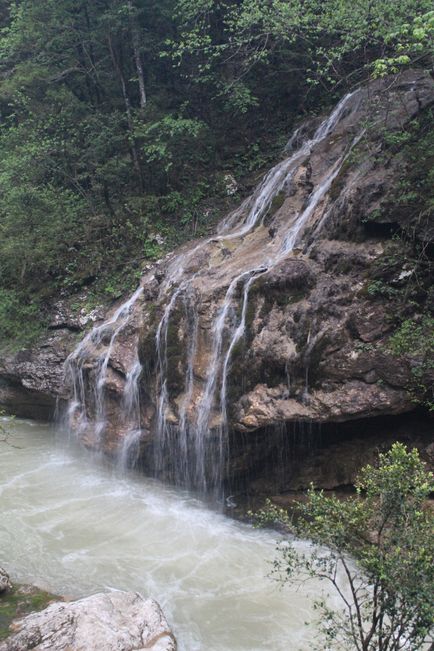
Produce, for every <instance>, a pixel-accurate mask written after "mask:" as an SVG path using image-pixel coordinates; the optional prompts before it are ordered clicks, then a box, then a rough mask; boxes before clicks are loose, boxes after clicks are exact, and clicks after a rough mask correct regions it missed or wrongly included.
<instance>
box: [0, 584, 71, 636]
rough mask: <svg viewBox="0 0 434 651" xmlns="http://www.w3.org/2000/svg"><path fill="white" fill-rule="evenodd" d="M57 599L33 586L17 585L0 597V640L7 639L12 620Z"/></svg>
mask: <svg viewBox="0 0 434 651" xmlns="http://www.w3.org/2000/svg"><path fill="white" fill-rule="evenodd" d="M52 601H59V597H56V595H53V594H51V593H49V592H46V591H45V590H40V589H39V588H35V587H33V586H26V585H17V586H15V587H14V588H13V589H12V590H10V591H9V592H7V593H6V594H3V595H1V596H0V640H4V639H5V638H7V637H8V636H9V635H10V633H11V631H10V628H9V627H10V625H11V623H12V622H13V620H14V619H18V618H19V617H24V616H25V615H28V614H29V613H32V612H38V611H40V610H43V609H44V608H46V607H47V606H48V604H50V603H51V602H52Z"/></svg>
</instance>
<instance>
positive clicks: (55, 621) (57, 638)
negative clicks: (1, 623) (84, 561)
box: [0, 592, 176, 651]
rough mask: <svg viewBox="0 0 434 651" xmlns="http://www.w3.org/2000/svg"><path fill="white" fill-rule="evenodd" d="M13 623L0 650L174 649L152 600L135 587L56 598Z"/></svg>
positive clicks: (160, 650)
mask: <svg viewBox="0 0 434 651" xmlns="http://www.w3.org/2000/svg"><path fill="white" fill-rule="evenodd" d="M12 628H13V629H14V631H15V632H14V633H13V634H12V635H11V636H10V637H8V638H7V639H6V640H4V642H2V643H0V651H30V650H35V651H102V650H104V651H145V649H146V650H148V651H176V641H175V638H174V636H173V634H172V632H171V630H170V628H169V625H168V623H167V621H166V619H165V617H164V615H163V613H162V611H161V609H160V607H159V605H158V604H157V602H156V601H154V600H153V599H145V598H144V597H142V596H141V595H140V594H138V593H135V592H110V593H101V594H96V595H93V596H91V597H87V598H85V599H80V600H78V601H74V602H70V603H62V602H56V603H53V604H51V606H48V608H46V609H45V610H43V611H42V612H40V613H33V614H31V615H28V616H27V617H24V618H23V619H20V620H17V621H16V622H14V624H13V625H12Z"/></svg>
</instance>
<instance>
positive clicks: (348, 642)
mask: <svg viewBox="0 0 434 651" xmlns="http://www.w3.org/2000/svg"><path fill="white" fill-rule="evenodd" d="M356 489H357V493H356V495H355V496H353V497H351V498H349V499H347V500H344V501H341V500H339V499H338V498H337V497H335V496H334V497H326V496H325V495H324V493H323V492H322V491H321V492H317V491H315V490H314V489H313V487H312V488H311V489H310V490H309V492H308V495H307V501H306V503H304V504H303V503H300V504H298V505H297V508H296V512H295V513H294V517H293V518H290V517H289V516H288V514H287V513H286V511H284V510H282V509H279V508H276V507H275V506H273V505H272V504H271V503H268V505H267V507H266V508H265V509H264V510H262V511H261V512H260V513H259V514H258V520H259V523H260V524H263V525H264V524H270V523H271V522H274V523H276V522H277V523H279V524H280V525H283V526H284V528H285V529H286V530H287V531H288V532H291V533H294V534H296V535H297V536H298V537H303V538H307V539H308V540H310V541H311V542H312V547H311V549H310V550H309V551H307V552H300V551H298V549H297V548H296V547H295V545H294V544H293V541H292V540H291V539H286V540H284V541H282V542H280V543H279V544H278V552H279V553H278V557H277V559H276V560H275V563H274V570H273V575H274V577H275V578H276V579H277V580H278V581H280V582H282V583H283V584H285V583H288V582H289V583H291V584H300V583H303V582H305V581H308V580H310V579H314V578H316V579H318V578H319V579H320V580H323V581H326V582H327V583H329V584H330V585H331V586H332V587H333V590H334V591H335V592H336V593H337V595H339V597H340V602H341V607H339V608H332V607H331V605H330V602H328V601H327V600H326V599H325V598H321V599H318V600H317V601H316V603H315V607H316V609H317V610H318V611H319V613H320V627H319V630H320V635H321V636H322V643H321V647H320V648H321V649H352V650H354V649H357V651H399V650H400V649H409V650H410V649H411V651H416V650H417V649H421V648H422V647H423V646H424V645H425V644H429V643H430V642H431V643H432V641H433V628H432V626H433V618H434V541H433V513H432V510H431V509H430V508H428V507H427V505H426V500H427V498H428V497H429V494H430V492H432V490H433V489H434V483H433V475H432V473H430V472H428V471H427V470H425V467H424V464H423V462H422V461H421V460H420V458H419V454H418V452H417V450H412V451H410V452H408V451H407V449H406V447H405V446H404V445H402V444H400V443H395V444H394V445H393V447H392V449H391V450H390V451H389V452H388V453H387V454H380V456H379V463H378V467H373V466H371V465H368V466H366V467H364V468H363V469H362V471H361V473H360V475H359V478H358V480H357V484H356Z"/></svg>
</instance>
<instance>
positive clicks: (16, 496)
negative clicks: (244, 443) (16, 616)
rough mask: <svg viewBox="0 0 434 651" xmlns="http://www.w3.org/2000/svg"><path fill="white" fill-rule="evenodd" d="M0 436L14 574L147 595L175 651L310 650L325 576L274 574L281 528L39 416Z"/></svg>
mask: <svg viewBox="0 0 434 651" xmlns="http://www.w3.org/2000/svg"><path fill="white" fill-rule="evenodd" d="M0 446H1V447H0V505H1V520H0V522H1V525H0V565H4V566H5V567H6V569H7V570H9V571H10V572H11V574H12V575H13V577H14V578H15V579H16V580H20V581H23V582H31V583H35V584H37V585H40V586H42V587H46V588H47V589H50V590H52V591H54V592H57V593H58V594H66V595H71V596H73V597H78V596H81V595H87V594H90V593H93V592H96V591H99V590H106V589H110V588H113V589H123V590H137V591H140V592H141V593H143V594H145V595H152V596H153V597H154V598H156V599H157V600H158V601H159V602H160V603H161V605H162V607H163V609H164V610H165V612H166V615H167V617H168V619H169V621H170V623H171V624H172V626H173V629H174V631H175V634H176V636H177V638H178V642H179V649H180V651H205V649H206V651H266V650H268V649H270V650H273V651H288V650H289V649H291V650H294V651H296V650H300V651H301V650H307V649H310V648H311V642H310V640H311V639H312V637H311V636H312V631H311V630H310V629H309V628H307V627H306V626H305V624H304V622H305V621H306V620H309V619H310V618H311V616H312V615H313V613H312V599H313V595H315V596H318V585H312V586H311V587H310V592H308V591H307V589H306V590H305V589H303V591H302V592H295V591H291V590H290V589H285V590H283V591H280V590H279V588H278V586H277V585H276V584H275V583H273V582H272V581H271V580H270V579H269V578H268V577H267V574H268V573H269V571H270V569H271V565H270V563H271V562H272V560H273V558H274V548H275V540H276V536H277V534H275V533H273V532H266V531H257V530H255V529H253V528H252V527H250V526H247V525H244V524H241V523H239V522H236V521H233V520H231V519H229V518H227V517H225V516H223V515H221V514H219V513H216V512H214V511H213V510H212V509H210V508H207V507H206V506H205V505H204V504H203V503H201V502H200V501H198V500H197V499H196V498H195V497H194V496H193V495H192V494H189V493H187V492H182V491H180V490H179V489H175V488H171V487H168V486H164V485H162V484H160V483H158V482H156V481H154V480H151V479H147V478H145V477H142V476H140V475H136V474H134V473H133V474H129V475H119V474H116V472H115V471H114V470H113V468H111V467H109V466H104V465H102V464H101V463H100V464H95V463H94V462H92V460H91V459H90V458H89V456H88V454H87V453H86V452H83V451H81V450H79V449H77V448H76V447H75V446H74V444H73V443H71V444H69V445H68V444H67V442H65V440H64V439H63V438H62V437H60V436H59V434H57V435H56V433H55V432H54V431H53V430H51V429H50V428H49V427H48V426H46V425H44V424H37V423H31V422H27V421H18V420H17V421H15V422H14V423H13V425H12V434H11V436H10V439H9V443H8V444H5V443H2V444H0ZM299 544H300V545H301V546H303V545H304V543H301V542H300V543H299Z"/></svg>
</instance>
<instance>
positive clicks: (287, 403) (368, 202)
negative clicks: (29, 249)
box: [0, 71, 434, 471]
mask: <svg viewBox="0 0 434 651" xmlns="http://www.w3.org/2000/svg"><path fill="white" fill-rule="evenodd" d="M433 102H434V81H433V80H432V79H431V77H430V76H429V75H427V74H425V73H423V72H421V71H407V72H406V73H404V74H402V75H401V76H399V77H397V78H395V79H393V80H390V79H388V80H382V81H377V82H374V83H373V84H371V85H370V87H369V88H366V89H362V90H361V91H360V92H359V94H357V93H356V94H355V95H354V97H352V98H351V99H350V100H349V104H348V109H347V111H346V112H344V114H343V116H342V118H341V120H340V122H339V123H338V125H337V126H336V128H335V129H334V131H333V133H331V134H330V135H328V136H327V137H325V138H324V139H323V140H321V142H319V143H318V144H316V145H315V146H313V147H312V148H311V150H309V151H306V152H305V154H304V156H303V157H302V158H301V159H300V161H299V162H298V167H297V169H296V171H295V172H294V175H293V177H292V179H291V182H290V183H289V182H288V183H287V184H286V185H284V186H283V189H282V190H281V191H280V192H279V194H278V196H277V197H275V201H274V202H273V203H272V204H271V205H270V206H268V212H266V213H265V214H264V216H263V218H262V219H261V220H259V222H258V223H257V224H256V226H255V228H253V229H251V230H246V231H245V232H244V231H242V225H243V218H244V219H245V218H246V215H247V214H249V213H248V211H249V210H251V208H252V202H253V199H249V200H247V201H246V202H245V203H244V204H243V206H241V208H240V209H239V210H238V211H236V212H235V214H234V215H232V216H229V218H228V220H226V223H224V224H223V225H222V230H221V233H220V235H218V236H215V237H214V238H210V239H208V240H206V241H203V242H194V243H190V244H188V245H185V246H184V247H182V248H181V249H179V250H178V251H176V252H174V253H173V254H171V255H169V256H166V258H164V259H163V260H161V261H159V262H158V263H156V264H155V265H149V266H148V267H147V268H146V269H145V270H144V275H143V277H142V281H141V284H142V287H143V292H142V295H141V297H140V299H139V300H138V301H137V303H135V304H134V307H133V309H132V317H131V319H130V320H129V321H128V326H127V327H125V328H124V329H123V330H122V331H121V332H119V334H118V335H116V338H115V341H114V343H113V346H112V347H111V348H110V359H109V363H108V369H107V374H106V389H105V401H106V405H105V408H106V425H105V432H104V440H103V444H104V446H105V449H106V450H107V451H109V452H111V453H114V452H115V451H116V449H117V448H118V447H119V445H120V441H121V440H122V437H123V436H124V435H125V433H126V431H127V430H128V427H127V424H126V423H125V421H124V418H123V416H122V408H123V399H124V398H123V396H124V390H125V386H126V383H127V381H128V369H129V367H130V366H131V363H132V359H133V357H134V354H135V350H136V347H137V346H138V355H139V360H140V362H141V363H142V366H143V368H144V369H145V371H146V372H144V373H143V375H142V378H141V382H140V404H141V426H142V429H143V431H144V433H145V434H146V440H147V441H149V440H151V439H152V437H153V436H155V433H156V431H157V429H158V418H159V414H158V410H159V397H158V392H159V390H161V386H159V382H158V375H159V373H160V371H161V359H160V360H159V358H158V355H157V352H156V337H157V334H158V327H159V324H161V322H162V321H161V320H162V317H163V314H164V310H165V308H167V306H168V304H169V302H170V300H171V299H172V298H173V297H174V294H175V290H176V289H179V292H178V294H177V296H175V299H174V302H173V308H172V309H171V311H170V320H169V324H168V328H167V337H166V340H165V341H166V343H165V346H166V356H167V369H168V370H167V378H166V380H167V381H166V384H165V386H166V388H167V389H168V397H167V404H166V405H165V408H164V413H165V421H166V423H168V424H169V425H170V427H171V428H172V430H174V431H175V430H176V428H177V427H178V428H179V426H180V423H181V421H182V419H184V420H185V418H187V420H188V419H189V418H191V419H192V422H194V418H195V417H196V416H195V414H196V413H197V409H198V407H200V404H201V400H202V397H203V395H204V392H205V390H206V383H207V374H208V371H209V368H210V365H211V364H212V362H213V342H214V341H215V324H216V319H217V318H218V315H219V314H221V310H222V306H223V304H224V298H225V296H227V292H228V291H229V290H228V288H229V287H230V285H231V282H232V281H233V279H234V278H236V277H239V278H240V282H239V283H238V284H237V285H236V287H234V289H233V295H232V304H231V309H229V310H228V313H227V321H226V325H225V328H224V331H223V334H222V347H221V348H222V350H221V352H220V357H221V364H220V367H219V370H218V378H217V388H216V390H215V393H216V396H217V394H218V392H219V390H221V382H222V377H221V375H222V372H223V371H222V364H223V361H224V356H225V354H226V352H227V350H228V345H229V343H228V342H229V341H230V337H231V336H232V335H233V333H234V331H235V330H236V327H237V324H239V323H240V318H241V314H242V305H243V300H244V298H243V296H244V294H243V288H245V286H246V280H245V279H246V278H247V277H249V278H250V275H252V280H251V284H250V293H249V296H248V305H247V307H246V310H245V314H244V318H245V328H244V331H243V336H242V337H240V338H239V341H237V342H236V346H235V345H234V347H233V349H231V354H230V359H229V361H228V365H227V368H228V369H229V370H228V374H227V386H226V397H227V400H226V405H227V407H226V418H227V427H228V429H229V431H230V432H231V433H233V434H234V439H236V436H237V433H238V435H239V437H248V436H252V435H253V434H254V432H256V431H258V430H264V429H266V428H273V427H276V426H278V425H279V424H280V425H281V424H288V423H294V422H305V423H309V422H311V423H317V424H319V423H323V424H324V423H340V422H346V421H355V420H358V419H365V418H366V419H368V418H376V417H381V416H385V415H389V416H393V415H399V414H404V413H407V412H411V411H412V410H414V408H415V402H414V400H415V396H414V391H413V390H412V386H414V374H413V368H414V366H413V361H412V359H411V356H409V355H397V354H396V353H395V352H392V350H391V348H390V346H389V343H388V342H389V339H390V336H391V335H392V334H393V332H394V329H395V328H396V322H395V320H394V317H395V315H394V313H393V311H394V309H396V308H394V305H395V304H394V303H393V301H392V299H391V298H390V296H391V295H393V291H392V292H389V294H387V293H386V294H381V292H377V293H375V291H374V290H376V288H377V287H378V286H379V287H380V289H381V285H378V278H380V281H382V279H383V276H384V274H385V273H386V272H384V271H381V272H376V271H375V269H376V268H377V266H378V265H379V263H380V262H381V260H383V259H384V257H385V255H386V253H387V250H386V249H387V246H388V241H387V237H386V236H385V235H384V232H383V231H382V230H381V229H382V227H383V226H382V224H381V219H379V223H378V224H377V225H376V226H375V228H376V229H377V230H375V228H372V227H371V226H372V224H371V222H372V219H371V218H372V215H373V214H377V213H379V212H380V209H381V208H382V206H383V204H384V202H385V201H386V199H385V197H387V195H388V193H389V191H390V189H391V188H393V186H394V183H395V181H396V179H397V178H398V171H399V166H400V165H401V164H402V161H401V160H400V159H399V156H396V155H395V154H394V152H393V151H392V152H388V151H387V150H386V149H385V148H384V146H383V141H382V137H381V133H383V132H384V130H394V129H396V130H399V129H402V128H405V125H407V124H408V123H409V122H410V121H411V120H412V119H413V118H414V117H415V116H416V115H418V114H419V113H421V112H423V110H424V109H426V108H427V107H429V106H430V105H431V104H432V103H433ZM369 120H370V121H371V122H373V123H374V124H375V125H377V126H376V130H375V129H374V131H373V135H369V136H367V138H368V142H367V145H366V143H365V141H364V139H363V138H364V136H363V134H361V132H360V125H361V124H362V123H364V122H365V121H369ZM379 134H380V135H379ZM356 136H357V138H359V139H358V140H355V138H356ZM354 143H356V144H354ZM364 143H365V144H364ZM351 147H354V152H352V150H351ZM348 151H350V153H352V154H354V155H353V158H352V159H351V157H349V156H348V153H346V152H348ZM333 166H335V167H336V166H337V167H336V169H337V170H338V173H336V174H335V175H334V176H330V169H334V167H333ZM327 175H328V176H327ZM327 179H328V180H329V181H328V180H327ZM330 179H331V180H330ZM326 182H327V183H328V185H327V183H326ZM321 187H324V188H325V191H324V194H323V195H321V198H320V200H318V201H317V202H316V203H315V206H314V209H312V211H310V212H309V211H307V213H306V212H305V211H306V208H308V207H309V202H310V201H311V200H312V192H313V189H314V188H321ZM277 198H278V199H279V200H278V201H277ZM300 214H306V215H307V217H306V222H305V224H304V227H303V237H302V238H301V239H300V241H297V243H296V245H294V246H293V248H291V249H290V250H289V252H288V254H287V255H282V254H281V251H282V247H283V249H284V245H285V242H286V241H287V238H288V234H290V233H291V229H292V228H293V226H294V220H295V219H296V217H297V215H300ZM396 219H397V223H398V222H399V223H401V222H402V224H404V223H405V220H406V219H408V216H405V215H403V214H401V213H400V214H399V215H398V214H397V217H396ZM235 223H239V224H241V230H240V231H239V232H240V233H241V235H239V236H237V237H233V235H231V233H232V232H233V231H231V230H230V228H229V230H228V225H229V226H230V225H232V226H231V228H232V227H233V224H235ZM368 226H369V227H368ZM225 228H226V231H225ZM428 230H429V229H428ZM428 230H427V228H426V224H425V223H423V222H422V221H421V222H420V232H419V231H418V224H415V227H414V237H415V238H420V241H426V238H427V237H428ZM226 233H227V234H226ZM389 234H390V233H389V232H388V236H389ZM398 258H399V252H398ZM252 270H253V271H252ZM407 271H408V273H406V274H404V276H403V275H402V272H403V270H402V269H398V271H396V270H394V271H393V274H394V275H393V277H392V276H391V279H390V282H391V287H392V290H393V288H394V287H404V290H405V287H406V283H407V282H409V279H411V270H407ZM404 272H405V270H404ZM387 273H389V272H387ZM390 273H392V272H390ZM243 274H244V275H243ZM375 274H377V275H375ZM381 274H383V276H382V275H381ZM373 282H374V285H373V289H372V287H371V285H372V283H373ZM375 283H377V285H375ZM393 283H395V285H394V284H393ZM371 289H372V291H371ZM115 308H116V306H115ZM115 308H114V309H115ZM112 314H113V310H111V311H109V313H108V316H110V315H112ZM195 319H197V321H195ZM52 327H53V328H56V329H55V330H53V333H52V335H50V336H49V337H48V339H47V340H46V341H45V342H44V344H43V345H42V346H40V347H39V348H38V349H36V350H34V351H30V352H29V351H25V352H23V353H18V354H17V355H15V356H9V357H6V358H2V359H1V360H0V378H1V381H2V385H0V402H3V403H4V404H7V405H8V406H9V407H10V408H11V409H12V410H15V411H17V412H18V413H22V414H23V415H32V413H31V412H32V410H33V409H36V403H38V404H39V405H41V404H42V406H43V407H42V411H44V409H46V410H47V411H49V410H50V409H52V407H53V404H54V402H55V399H56V398H57V397H60V398H62V399H63V398H66V397H67V393H68V387H65V385H64V383H63V362H64V360H65V357H66V356H67V354H68V352H70V351H71V350H72V348H73V346H74V344H75V343H76V341H77V334H74V331H75V330H78V329H79V328H83V327H84V326H83V324H82V323H80V322H77V320H75V321H74V320H71V319H70V318H69V317H68V315H65V311H64V310H63V308H62V309H60V308H59V310H58V315H57V316H56V317H55V318H53V322H52ZM57 328H59V329H58V330H57ZM194 328H196V332H197V334H196V339H195V341H194V342H193V343H192V338H191V333H192V332H193V331H194ZM108 334H109V335H110V333H108ZM109 341H110V336H108V339H107V341H103V342H101V345H100V346H99V347H98V349H96V350H95V354H94V356H93V357H92V356H90V357H89V359H86V363H85V364H84V366H83V372H84V384H85V387H87V388H86V390H87V394H88V400H87V401H86V405H85V410H86V415H87V418H88V420H89V422H90V423H92V421H93V420H95V417H96V416H95V414H96V407H95V404H94V401H93V398H92V390H91V387H92V386H94V385H95V383H96V378H97V373H98V368H99V367H98V359H99V356H100V355H101V349H102V348H103V347H104V346H105V347H106V348H105V349H106V350H107V347H108V346H109ZM193 349H194V350H193ZM191 350H193V353H194V355H193V358H194V359H193V363H192V367H191V372H190V373H189V372H188V369H187V366H188V360H189V355H190V357H191ZM189 351H190V352H189ZM159 364H160V367H159ZM164 364H166V362H164ZM188 377H190V378H191V381H189V380H188ZM189 382H190V384H189ZM187 398H188V403H189V405H188V408H187V409H186V410H184V412H183V407H182V405H184V404H185V402H186V400H187ZM44 405H45V406H44ZM214 407H215V408H214V410H213V411H212V413H211V414H210V421H209V422H210V425H211V429H214V430H215V431H217V430H218V428H219V426H220V427H221V426H222V418H223V416H222V411H221V409H220V410H219V408H218V397H216V400H215V405H214ZM160 421H161V414H160ZM172 430H171V431H172ZM82 435H83V438H84V439H85V440H86V443H87V444H88V445H93V442H92V441H93V439H92V435H91V432H90V429H88V430H83V431H82ZM240 440H243V441H244V443H245V445H244V448H245V449H248V444H247V443H246V441H247V439H246V438H241V439H240ZM98 441H100V439H98ZM241 447H242V446H240V445H236V444H234V450H238V451H237V452H236V454H238V455H240V457H242V458H243V463H242V464H240V465H241V466H243V467H244V470H246V467H248V465H249V460H248V459H245V458H244V457H245V455H244V453H243V452H242V451H241ZM144 454H145V455H146V454H147V452H145V453H144ZM148 463H151V461H150V459H145V460H144V465H145V466H146V465H147V464H148ZM231 463H232V465H233V467H237V464H238V460H237V458H236V457H232V461H231ZM254 467H256V460H255V455H254V454H253V455H252V456H251V470H252V471H253V468H254Z"/></svg>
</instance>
